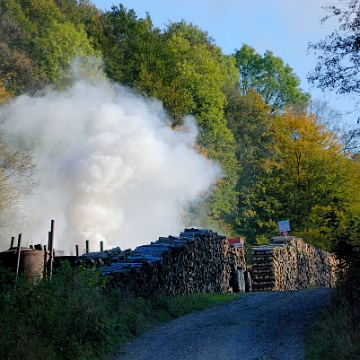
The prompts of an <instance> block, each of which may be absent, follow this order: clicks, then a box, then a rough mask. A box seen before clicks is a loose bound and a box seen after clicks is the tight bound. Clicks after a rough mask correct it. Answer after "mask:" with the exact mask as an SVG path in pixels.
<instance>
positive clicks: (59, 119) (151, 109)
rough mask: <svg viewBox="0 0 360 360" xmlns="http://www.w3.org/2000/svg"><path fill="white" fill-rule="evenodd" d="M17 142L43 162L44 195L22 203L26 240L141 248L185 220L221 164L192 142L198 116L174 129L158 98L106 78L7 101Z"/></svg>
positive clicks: (39, 191) (11, 135) (69, 246)
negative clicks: (52, 228) (52, 222)
mask: <svg viewBox="0 0 360 360" xmlns="http://www.w3.org/2000/svg"><path fill="white" fill-rule="evenodd" d="M1 112H2V116H3V117H4V118H6V122H5V124H4V130H5V131H6V133H7V136H8V139H9V142H10V143H11V144H12V145H13V146H15V147H18V148H22V149H24V150H26V151H30V152H31V154H32V156H33V158H34V161H35V163H36V164H37V168H38V171H37V174H36V180H38V181H39V182H40V185H39V187H38V188H36V190H35V194H34V195H32V196H31V197H30V198H28V199H26V200H25V201H24V202H23V206H24V208H25V210H26V212H27V216H28V219H30V220H29V221H28V222H27V223H26V224H24V225H23V226H24V228H23V229H22V231H21V232H22V233H23V238H25V239H26V240H25V241H27V242H29V239H30V238H31V242H32V243H33V244H37V243H43V244H46V243H47V234H48V231H49V229H50V220H51V219H54V220H55V248H56V249H58V250H61V249H62V250H65V251H66V252H68V251H69V250H71V251H74V245H75V244H79V245H80V249H83V247H84V244H85V240H90V250H93V251H95V250H98V249H99V241H104V246H105V248H111V247H114V246H120V247H121V248H122V249H125V248H134V247H136V246H138V245H141V244H147V243H150V242H151V241H154V240H156V239H157V238H158V237H159V236H167V235H169V234H177V233H178V232H179V231H181V229H182V228H183V225H182V222H181V215H180V213H181V210H182V209H183V207H184V206H185V204H187V203H189V202H191V201H194V200H195V199H196V197H197V196H198V195H199V194H200V193H204V192H206V191H208V190H209V189H210V187H211V185H212V184H213V183H214V181H215V180H216V178H217V177H219V176H220V168H219V167H218V166H217V165H216V164H214V163H212V162H210V161H209V160H208V159H206V158H205V157H203V156H201V155H200V154H199V153H197V152H196V151H195V150H194V149H193V145H194V142H195V138H196V136H197V129H196V125H195V122H194V120H193V119H192V118H191V117H188V118H186V119H185V126H184V129H183V131H174V130H172V129H171V127H170V126H169V124H168V123H167V119H166V113H165V111H164V109H163V107H162V105H161V103H160V102H159V101H157V100H154V99H152V100H149V99H145V98H143V97H140V96H139V95H137V94H134V93H132V92H130V91H129V90H127V89H125V88H123V87H120V86H112V85H110V84H109V83H106V82H104V83H103V84H102V85H101V86H99V85H97V86H96V87H95V86H93V85H90V84H89V83H87V82H85V81H79V82H77V83H76V84H75V85H74V86H73V87H72V88H70V89H69V90H68V91H66V92H55V91H52V92H48V93H47V94H46V95H44V96H42V97H35V98H34V97H29V96H20V97H19V98H17V99H15V100H14V102H13V103H12V104H11V106H8V107H7V108H4V109H2V110H0V115H1Z"/></svg>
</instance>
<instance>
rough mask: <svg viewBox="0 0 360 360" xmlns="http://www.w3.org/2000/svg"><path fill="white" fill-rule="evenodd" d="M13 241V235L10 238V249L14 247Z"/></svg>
mask: <svg viewBox="0 0 360 360" xmlns="http://www.w3.org/2000/svg"><path fill="white" fill-rule="evenodd" d="M14 241H15V237H14V236H13V237H12V238H11V243H10V249H12V248H13V247H14Z"/></svg>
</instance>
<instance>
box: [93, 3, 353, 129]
mask: <svg viewBox="0 0 360 360" xmlns="http://www.w3.org/2000/svg"><path fill="white" fill-rule="evenodd" d="M92 2H93V3H94V4H95V5H96V6H97V7H98V8H99V9H102V10H111V6H112V5H113V4H114V5H116V6H118V5H119V4H120V3H122V4H123V5H124V6H125V8H126V9H128V10H130V9H134V10H135V13H136V14H137V16H138V17H139V18H143V17H145V16H146V12H148V13H149V14H150V17H151V19H152V21H153V24H154V26H156V27H159V28H160V29H164V28H165V26H166V24H168V23H169V21H171V22H178V21H181V20H185V21H186V22H187V23H193V24H194V25H197V26H198V27H199V28H200V29H202V30H203V31H206V32H207V33H208V34H209V35H210V36H211V37H212V38H213V39H214V40H215V43H216V45H218V46H219V47H220V48H221V49H222V51H223V53H224V54H233V53H234V52H235V49H240V48H241V46H242V45H243V44H247V45H250V46H252V47H253V48H255V50H256V52H258V53H260V54H264V52H265V51H266V50H270V51H272V52H273V54H274V55H275V56H278V57H281V58H282V59H283V60H284V62H285V63H286V64H289V65H290V66H291V67H292V68H293V69H294V73H295V74H296V75H297V76H298V77H299V78H300V80H301V88H302V89H303V90H305V91H308V92H310V93H311V95H312V98H313V99H324V100H327V101H328V102H329V103H330V105H331V107H332V108H334V109H337V110H339V111H340V112H342V113H346V112H348V111H350V110H352V108H353V106H354V102H355V100H354V99H349V98H344V97H339V95H337V94H335V93H333V92H326V93H323V92H321V91H320V90H318V89H316V88H313V87H311V86H310V85H309V84H308V82H307V79H306V75H307V73H308V72H309V71H311V70H313V69H314V68H315V65H316V57H315V55H314V54H313V53H310V54H308V50H307V48H308V43H309V42H317V41H319V40H320V39H322V38H324V37H325V36H326V35H329V34H330V33H331V31H332V30H334V29H335V28H336V26H337V23H336V22H335V21H334V20H331V21H327V22H326V23H325V24H324V25H321V18H322V17H324V16H325V15H326V14H327V13H326V12H325V10H324V9H323V7H324V6H326V5H329V4H330V2H329V1H328V0H151V1H147V0H122V1H120V2H114V0H92ZM357 116H358V114H355V113H352V114H350V115H346V116H344V117H343V119H344V123H347V124H354V123H355V122H356V119H357Z"/></svg>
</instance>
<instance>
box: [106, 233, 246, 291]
mask: <svg viewBox="0 0 360 360" xmlns="http://www.w3.org/2000/svg"><path fill="white" fill-rule="evenodd" d="M234 266H241V267H243V268H246V264H245V257H244V251H243V249H240V248H236V247H232V246H229V244H228V242H227V239H226V237H225V236H223V235H218V234H217V233H216V232H213V231H212V230H199V229H194V228H191V229H185V231H184V232H182V233H180V236H169V237H161V238H159V240H158V241H156V242H154V243H151V244H150V245H143V246H139V247H138V248H136V249H135V250H134V251H131V252H130V253H129V254H128V255H127V256H126V259H125V260H122V261H119V262H116V263H115V262H113V263H111V264H110V265H108V266H105V267H102V272H103V274H104V275H110V276H111V278H112V280H111V283H112V284H113V285H115V286H118V287H120V288H121V289H122V290H123V292H125V293H130V294H133V295H135V296H145V297H146V296H149V295H152V294H155V293H156V294H159V293H163V294H166V295H184V294H191V293H199V292H209V293H224V292H227V291H229V290H230V289H229V283H230V276H231V271H232V269H233V268H234Z"/></svg>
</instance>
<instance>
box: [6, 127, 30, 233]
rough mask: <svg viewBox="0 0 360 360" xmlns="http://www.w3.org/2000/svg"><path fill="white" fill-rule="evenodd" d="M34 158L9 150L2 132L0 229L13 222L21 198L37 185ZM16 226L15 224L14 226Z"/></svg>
mask: <svg viewBox="0 0 360 360" xmlns="http://www.w3.org/2000/svg"><path fill="white" fill-rule="evenodd" d="M34 171H35V165H34V164H33V162H32V158H31V157H30V156H29V155H26V154H25V153H21V152H20V151H14V150H12V149H10V148H9V146H8V144H7V142H6V140H5V134H4V132H0V227H1V228H3V227H4V226H6V225H8V224H9V223H10V222H13V221H14V219H15V217H14V214H18V204H19V201H20V200H21V198H23V197H25V196H27V195H29V194H30V193H31V191H32V190H33V189H34V188H35V186H36V183H35V182H34V180H33V179H32V175H33V174H34ZM12 225H14V224H12Z"/></svg>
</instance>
